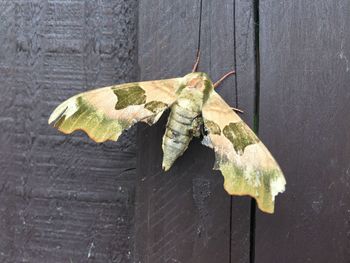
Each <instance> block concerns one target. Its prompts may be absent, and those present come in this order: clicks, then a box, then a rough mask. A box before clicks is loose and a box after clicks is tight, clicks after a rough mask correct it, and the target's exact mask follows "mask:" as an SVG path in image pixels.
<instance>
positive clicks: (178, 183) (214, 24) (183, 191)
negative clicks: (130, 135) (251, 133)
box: [135, 0, 252, 262]
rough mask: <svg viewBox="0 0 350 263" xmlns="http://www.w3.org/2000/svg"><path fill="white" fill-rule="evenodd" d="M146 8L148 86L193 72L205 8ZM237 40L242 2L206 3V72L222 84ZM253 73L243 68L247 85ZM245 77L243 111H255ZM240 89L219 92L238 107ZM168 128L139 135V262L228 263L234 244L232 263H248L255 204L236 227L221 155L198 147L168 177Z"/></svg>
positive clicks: (238, 210)
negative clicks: (217, 159)
mask: <svg viewBox="0 0 350 263" xmlns="http://www.w3.org/2000/svg"><path fill="white" fill-rule="evenodd" d="M150 6H152V7H154V6H157V8H150ZM139 8H140V9H139V10H140V11H139V14H140V17H139V65H140V71H141V74H140V75H141V76H140V77H141V79H142V80H144V79H157V78H167V77H176V76H182V75H184V74H186V73H188V72H189V71H190V69H191V67H192V65H193V62H194V56H195V52H196V48H197V45H198V31H199V14H200V1H196V2H191V3H186V4H184V3H180V2H177V1H175V2H174V1H165V2H162V3H161V4H159V3H158V4H156V3H155V1H144V2H142V3H140V7H139ZM234 34H235V31H234V2H233V1H227V0H222V1H218V2H217V3H213V2H212V1H207V0H203V1H202V22H201V43H200V46H201V62H200V66H199V71H204V72H207V73H208V74H209V75H210V76H211V77H212V78H213V80H216V79H218V78H219V77H220V76H221V75H223V74H224V73H226V72H227V71H229V70H232V69H233V68H234V67H235V51H234V47H235V44H234ZM239 52H240V53H239V54H240V56H241V58H243V59H242V60H240V63H244V62H243V60H244V59H246V60H247V59H248V54H249V52H250V51H246V54H243V50H242V49H241V50H240V51H239ZM248 68H249V67H246V68H244V69H243V68H240V71H241V72H242V76H243V75H244V76H245V77H244V78H246V76H247V74H248V71H249V70H248ZM249 69H250V68H249ZM244 78H243V77H242V82H240V83H242V85H241V86H240V87H242V88H243V87H244V85H246V87H247V89H246V90H245V91H243V90H242V94H245V96H246V97H245V99H242V105H243V106H246V105H249V106H251V105H252V104H251V101H252V97H250V98H249V95H247V94H248V93H249V92H251V90H250V89H251V88H252V86H251V85H250V84H248V82H245V81H243V79H244ZM235 83H236V81H235V79H234V78H231V79H229V80H227V81H226V82H225V83H224V84H223V85H222V86H221V87H220V90H219V92H220V94H222V96H223V97H224V98H225V99H227V100H228V102H229V103H231V104H232V105H233V106H235V103H236V86H235ZM243 83H246V84H243ZM242 97H243V96H242ZM249 106H248V107H249ZM249 111H252V107H251V108H250V109H247V112H249ZM248 116H249V114H247V117H248ZM250 116H251V115H250ZM165 121H166V116H164V118H162V120H161V121H160V123H159V124H157V125H155V126H154V127H150V128H149V127H147V128H146V127H142V128H141V129H140V130H139V143H140V153H139V154H140V156H139V165H140V166H139V169H140V170H139V171H140V175H139V182H138V185H137V194H136V200H137V203H136V237H135V239H136V255H137V257H136V260H137V262H228V261H229V259H230V252H231V249H230V245H231V244H232V262H234V261H235V262H248V257H249V224H250V223H249V215H250V210H249V209H250V199H249V198H235V199H234V200H233V207H232V223H231V222H230V220H231V219H230V217H231V215H230V213H231V207H230V206H231V198H230V197H229V196H228V195H227V194H226V192H225V191H224V189H223V186H222V184H223V178H222V176H221V174H220V173H219V172H217V171H213V170H212V167H213V163H214V154H213V152H212V151H211V150H210V149H208V148H206V147H204V146H201V145H200V142H199V141H198V140H195V141H194V142H193V143H192V144H191V145H190V147H189V149H188V150H187V152H186V153H185V154H184V156H183V157H181V158H180V159H179V160H178V161H177V162H176V164H175V165H174V167H173V168H172V169H171V170H170V171H169V172H167V173H163V172H162V171H161V159H162V151H161V138H162V135H163V133H164V125H165ZM231 224H232V225H233V226H232V225H231ZM231 226H232V228H233V231H232V240H230V238H231V237H230V231H231Z"/></svg>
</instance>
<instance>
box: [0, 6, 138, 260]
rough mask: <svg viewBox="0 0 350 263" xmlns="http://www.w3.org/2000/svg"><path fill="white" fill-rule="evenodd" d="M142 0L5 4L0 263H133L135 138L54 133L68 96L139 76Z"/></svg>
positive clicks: (0, 42)
mask: <svg viewBox="0 0 350 263" xmlns="http://www.w3.org/2000/svg"><path fill="white" fill-rule="evenodd" d="M135 3H136V1H128V3H127V2H126V1H115V0H104V1H56V0H50V1H38V0H30V1H27V0H25V1H24V0H23V1H22V0H16V1H0V24H1V26H0V90H1V95H0V168H1V169H0V262H38V263H41V262H42V263H47V262H104V263H105V262H132V244H133V238H132V230H133V229H132V228H133V218H134V217H133V212H134V211H133V201H134V178H135V165H136V160H135V157H136V149H135V144H134V143H133V141H134V136H132V135H133V134H132V132H131V133H128V134H126V135H125V136H124V139H123V140H122V141H121V142H119V143H108V144H102V145H101V144H100V145H97V144H95V143H93V142H91V141H90V140H89V139H87V136H85V135H83V134H82V133H75V134H74V135H69V136H66V135H62V134H60V133H59V132H57V131H56V130H55V129H54V128H52V127H49V126H48V124H47V119H48V116H49V114H50V112H51V111H52V110H53V108H54V107H55V106H57V105H58V104H59V103H60V102H62V101H63V100H64V99H66V98H68V97H69V96H71V95H73V94H76V93H78V92H82V91H85V90H87V89H91V88H94V87H98V86H103V85H108V84H109V85H110V84H113V83H118V82H123V81H130V80H133V79H134V77H135V62H136V53H137V52H136V45H135V42H136V26H135V24H136V14H137V12H136V5H135Z"/></svg>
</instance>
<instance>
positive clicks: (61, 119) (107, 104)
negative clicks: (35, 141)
mask: <svg viewBox="0 0 350 263" xmlns="http://www.w3.org/2000/svg"><path fill="white" fill-rule="evenodd" d="M180 84H181V78H174V79H165V80H156V81H145V82H135V83H127V84H121V85H115V86H110V87H104V88H99V89H95V90H91V91H88V92H84V93H81V94H78V95H76V96H73V97H71V98H69V99H68V100H66V101H64V102H63V103H61V104H60V105H59V106H58V107H57V108H56V109H55V110H54V111H53V113H52V114H51V116H50V118H49V124H50V123H52V122H54V121H55V123H54V126H55V127H56V128H57V129H58V130H60V131H61V132H63V133H66V134H68V133H72V132H73V131H76V130H83V131H85V132H86V133H87V134H88V135H89V137H90V138H91V139H92V140H94V141H95V142H104V141H107V140H112V141H116V140H117V139H118V137H119V136H120V134H121V133H122V132H123V130H126V129H128V128H130V127H131V126H132V125H133V124H135V123H136V122H139V121H142V122H146V123H148V124H149V125H152V124H154V123H156V122H157V121H158V119H159V118H160V116H161V115H162V113H163V112H164V111H165V110H166V109H167V108H168V107H170V106H171V104H172V103H173V102H174V101H175V100H176V97H177V95H176V91H177V89H178V88H179V86H180Z"/></svg>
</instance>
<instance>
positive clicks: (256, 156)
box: [49, 57, 286, 213]
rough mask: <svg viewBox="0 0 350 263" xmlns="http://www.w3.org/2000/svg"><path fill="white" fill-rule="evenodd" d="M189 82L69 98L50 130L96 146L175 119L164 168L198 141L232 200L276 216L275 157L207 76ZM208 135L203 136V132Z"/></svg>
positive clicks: (280, 181) (280, 182) (281, 183)
mask: <svg viewBox="0 0 350 263" xmlns="http://www.w3.org/2000/svg"><path fill="white" fill-rule="evenodd" d="M198 62H199V57H198V58H197V61H196V63H195V65H194V67H193V70H192V72H191V73H189V74H187V75H186V76H184V77H179V78H173V79H163V80H155V81H145V82H135V83H126V84H121V85H114V86H109V87H104V88H99V89H95V90H91V91H88V92H84V93H81V94H78V95H76V96H73V97H71V98H69V99H68V100H66V101H64V102H63V103H62V104H60V105H59V106H58V107H57V108H56V109H55V110H54V111H53V113H52V114H51V116H50V118H49V124H50V123H52V122H54V121H56V122H55V124H54V127H56V128H57V129H58V130H60V131H61V132H63V133H66V134H69V133H72V132H73V131H76V130H83V131H85V132H86V133H87V134H88V135H89V137H90V138H91V139H92V140H94V141H95V142H98V143H101V142H104V141H107V140H112V141H116V140H117V139H118V137H119V136H120V135H121V133H122V132H123V131H124V130H126V129H129V128H130V127H131V126H132V125H134V124H135V123H137V122H145V123H147V124H149V125H152V124H155V123H156V122H157V121H158V119H159V118H160V116H161V115H162V114H163V112H164V111H165V110H166V109H168V108H170V114H169V117H168V122H167V125H166V131H165V134H164V136H163V143H162V149H163V164H162V167H163V169H164V170H165V171H167V170H169V169H170V167H171V166H172V164H173V163H174V161H175V160H176V159H177V158H178V157H179V156H181V155H182V154H183V153H184V152H185V150H186V149H187V147H188V145H189V143H190V141H191V139H192V138H193V137H200V136H203V139H202V143H203V144H204V145H206V146H208V147H210V148H212V149H213V150H214V152H215V166H214V169H218V170H220V171H221V173H222V175H223V176H224V188H225V190H226V191H227V192H228V193H229V194H230V195H250V196H252V197H253V198H255V199H256V201H257V204H258V207H259V208H260V209H261V210H262V211H264V212H267V213H273V211H274V200H275V196H276V195H277V194H278V193H281V192H283V191H284V189H285V184H286V181H285V178H284V176H283V173H282V171H281V169H280V167H279V166H278V164H277V162H276V161H275V159H274V158H273V157H272V155H271V153H270V152H269V151H268V150H267V148H266V147H265V146H264V144H263V143H262V142H261V141H260V140H259V138H258V137H257V136H256V135H255V133H254V132H253V131H252V130H251V129H250V128H249V127H248V126H247V124H245V123H244V122H243V121H242V120H241V118H240V117H239V116H238V115H237V114H236V113H235V112H234V110H233V109H232V107H230V106H229V105H228V104H227V103H226V102H225V101H224V100H223V99H222V98H221V97H220V95H219V94H218V93H217V92H216V91H215V90H214V89H215V87H216V86H218V84H219V83H220V82H221V81H222V80H223V79H225V78H226V77H227V76H228V75H230V74H233V73H234V72H233V71H232V72H229V73H228V74H226V75H225V76H223V77H222V78H221V79H220V80H219V81H218V82H216V83H215V84H213V83H212V81H211V80H210V78H209V77H208V75H207V74H206V73H202V72H196V69H197V66H198ZM202 130H204V132H201V131H202Z"/></svg>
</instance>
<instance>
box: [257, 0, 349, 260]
mask: <svg viewBox="0 0 350 263" xmlns="http://www.w3.org/2000/svg"><path fill="white" fill-rule="evenodd" d="M260 2H261V3H260V21H261V24H260V36H261V40H260V43H261V52H260V54H261V110H260V135H261V138H262V139H263V140H264V142H266V144H267V146H268V147H269V148H270V149H271V151H272V152H273V153H274V155H275V156H276V158H277V160H278V161H279V162H280V165H281V167H282V169H283V170H284V172H285V175H286V178H287V189H286V193H284V194H282V195H279V196H278V197H277V202H276V203H277V204H276V213H275V215H272V216H271V215H265V214H262V213H260V212H259V213H258V214H257V223H256V225H257V228H256V262H257V263H259V262H287V263H288V262H321V263H323V262H324V263H326V262H337V263H338V262H339V263H348V262H349V259H350V242H349V238H350V225H349V218H350V162H349V160H350V132H349V131H350V118H349V112H350V103H349V102H350V88H349V83H350V67H349V59H350V34H349V33H348V32H349V28H350V16H349V10H350V2H349V1H347V0H341V1H328V0H322V1H301V0H298V1H279V2H276V1H269V0H263V1H260Z"/></svg>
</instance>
